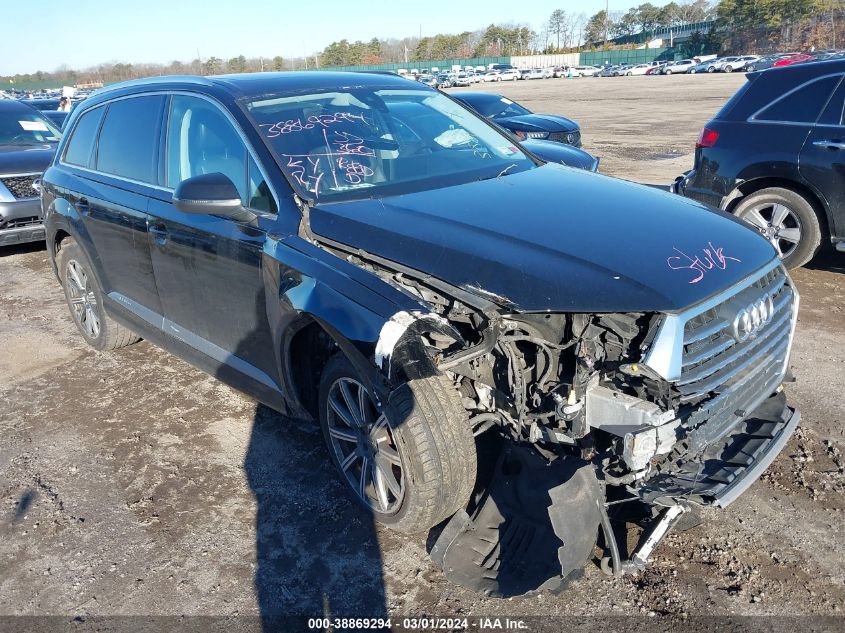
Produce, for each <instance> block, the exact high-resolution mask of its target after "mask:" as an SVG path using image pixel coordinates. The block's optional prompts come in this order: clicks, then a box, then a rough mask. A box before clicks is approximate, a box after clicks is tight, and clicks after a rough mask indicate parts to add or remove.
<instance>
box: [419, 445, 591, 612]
mask: <svg viewBox="0 0 845 633" xmlns="http://www.w3.org/2000/svg"><path fill="white" fill-rule="evenodd" d="M482 490H483V493H482V494H481V497H480V498H479V499H478V501H477V503H474V504H472V506H471V507H470V508H469V511H468V512H464V511H461V512H458V513H457V514H456V515H455V516H454V517H452V519H451V520H450V521H449V523H448V524H447V525H446V527H445V528H444V530H443V532H441V534H440V536H439V537H438V539H437V541H436V542H435V544H434V547H433V548H432V550H431V558H432V560H433V561H434V562H435V564H437V565H438V566H439V567H440V568H441V569H442V570H443V573H444V574H445V576H446V577H447V578H448V579H449V580H451V581H452V582H454V583H456V584H459V585H461V586H463V587H467V588H469V589H473V590H475V591H481V592H483V593H485V594H486V595H489V596H497V597H511V596H518V595H524V594H526V593H530V592H533V591H537V590H548V591H552V592H558V591H562V590H563V589H565V588H566V586H567V585H568V583H569V582H570V581H571V580H573V579H575V578H577V577H578V576H580V574H581V572H582V568H583V566H584V561H585V560H587V559H588V558H589V557H590V555H591V554H592V552H593V548H594V547H595V543H596V536H597V533H598V527H599V522H600V520H601V517H600V510H599V508H600V507H601V505H602V503H603V497H604V495H603V491H602V488H601V484H600V483H599V481H598V479H597V478H596V474H595V470H594V468H593V466H592V465H591V464H589V463H588V462H586V461H583V460H580V459H577V458H564V459H557V460H554V461H552V462H551V463H549V462H548V461H547V460H546V459H545V458H544V457H542V456H541V455H540V454H539V453H537V452H536V451H535V450H534V449H532V448H528V447H524V446H519V445H512V446H507V447H505V448H504V449H503V450H502V452H501V454H500V455H499V459H498V460H497V462H496V466H495V470H494V473H493V475H492V479H491V481H490V482H489V484H488V485H487V486H486V487H484V488H482Z"/></svg>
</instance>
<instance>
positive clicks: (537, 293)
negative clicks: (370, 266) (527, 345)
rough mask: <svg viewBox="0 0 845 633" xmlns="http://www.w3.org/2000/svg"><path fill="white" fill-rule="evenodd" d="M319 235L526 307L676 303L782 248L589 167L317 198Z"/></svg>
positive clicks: (712, 289) (645, 307)
mask: <svg viewBox="0 0 845 633" xmlns="http://www.w3.org/2000/svg"><path fill="white" fill-rule="evenodd" d="M310 225H311V230H312V231H313V232H314V233H315V234H316V235H318V236H324V237H326V238H328V239H330V240H333V241H336V242H340V243H344V244H347V245H349V246H352V247H355V248H359V249H362V250H364V251H366V252H369V253H373V254H375V255H379V256H381V257H383V258H386V259H388V260H392V261H395V262H398V263H401V264H404V265H405V266H408V267H411V268H413V269H416V270H418V271H421V272H423V273H427V274H429V275H432V276H434V277H437V278H440V279H442V280H444V281H446V282H448V283H450V284H452V285H454V286H458V287H461V288H464V289H467V290H469V291H471V292H474V293H476V294H478V295H480V296H485V297H487V298H491V299H492V300H494V301H496V302H498V303H500V304H503V305H505V306H506V307H511V308H512V309H514V310H518V311H528V312H540V311H554V312H568V311H575V312H642V311H677V310H681V309H683V308H686V307H688V306H690V305H692V304H694V303H696V302H698V301H701V300H703V299H705V298H707V297H709V296H711V295H713V294H715V293H717V292H719V291H721V290H724V289H725V288H727V287H729V286H730V285H732V284H734V283H736V282H738V281H739V280H741V279H743V278H745V277H746V276H748V275H749V274H751V273H752V272H754V271H756V270H757V269H759V268H761V267H762V266H763V265H764V264H766V263H768V262H770V261H771V260H772V259H773V258H774V256H775V255H774V249H773V248H772V247H771V246H770V245H769V243H768V242H767V241H766V240H765V239H763V238H762V236H760V235H759V234H757V233H755V232H754V231H752V230H751V229H749V228H747V227H746V226H744V225H743V224H741V223H740V222H739V221H738V220H734V219H733V218H731V217H729V216H727V215H725V214H723V213H721V212H716V211H713V210H710V209H708V208H706V207H704V206H702V205H699V204H698V203H695V202H693V201H691V200H687V199H685V198H681V197H678V196H675V195H672V194H669V193H666V192H661V191H658V190H656V189H652V188H649V187H645V186H643V185H636V184H633V183H629V182H627V181H624V180H618V179H615V178H609V177H607V176H601V175H598V174H594V173H590V172H586V171H583V170H579V169H571V168H568V167H562V166H559V165H552V164H547V165H543V166H541V167H538V168H536V169H530V170H527V171H524V172H520V173H515V174H511V175H508V176H504V177H502V178H498V179H491V180H484V181H479V182H473V183H468V184H463V185H457V186H453V187H445V188H440V189H434V190H429V191H423V192H418V193H411V194H407V195H399V196H391V197H385V198H382V199H380V200H379V199H371V200H355V201H349V202H338V203H332V204H328V203H326V204H317V205H316V206H315V207H314V208H313V209H312V210H311V213H310Z"/></svg>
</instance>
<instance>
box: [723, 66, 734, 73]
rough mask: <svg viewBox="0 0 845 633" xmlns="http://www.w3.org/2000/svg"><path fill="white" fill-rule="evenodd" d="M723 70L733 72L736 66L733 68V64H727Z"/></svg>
mask: <svg viewBox="0 0 845 633" xmlns="http://www.w3.org/2000/svg"><path fill="white" fill-rule="evenodd" d="M723 70H724V71H725V72H726V73H732V72H733V71H734V68H733V66H725V67H724V68H723Z"/></svg>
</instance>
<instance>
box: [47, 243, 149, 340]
mask: <svg viewBox="0 0 845 633" xmlns="http://www.w3.org/2000/svg"><path fill="white" fill-rule="evenodd" d="M56 268H57V270H58V272H59V278H60V279H61V281H62V287H63V288H64V291H65V300H66V301H67V305H68V308H69V309H70V314H71V317H72V318H73V322H74V323H75V324H76V327H77V329H78V330H79V333H80V334H82V338H84V339H85V342H86V343H88V344H89V345H90V346H91V347H93V348H94V349H96V350H99V351H101V352H107V351H111V350H115V349H119V348H121V347H126V346H127V345H132V344H133V343H137V342H138V341H140V340H141V337H140V336H138V335H137V334H135V333H134V332H133V331H132V330H130V329H129V328H127V327H125V326H123V325H121V324H120V323H118V322H117V321H115V320H114V319H112V318H111V317H110V316H109V315H108V314H107V313H106V311H105V308H104V307H103V293H102V290H101V289H100V283H99V282H98V281H97V277H96V275H95V274H94V269H93V267H92V266H91V263H90V262H89V261H88V258H87V257H86V256H85V253H84V252H83V250H82V248H80V246H79V244H77V243H76V240H74V239H73V238H72V237H68V238H65V239H64V240H62V242H61V244H60V245H59V250H58V252H57V253H56Z"/></svg>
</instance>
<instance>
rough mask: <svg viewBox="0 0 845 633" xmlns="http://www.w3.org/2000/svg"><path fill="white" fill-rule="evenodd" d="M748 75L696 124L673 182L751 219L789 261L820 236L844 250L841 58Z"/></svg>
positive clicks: (801, 260)
mask: <svg viewBox="0 0 845 633" xmlns="http://www.w3.org/2000/svg"><path fill="white" fill-rule="evenodd" d="M746 77H747V79H748V81H747V83H746V84H745V85H744V86H742V88H740V89H739V91H738V92H737V94H736V95H735V96H734V97H733V98H732V99H730V100H729V101H728V103H727V104H726V105H725V106H724V107H723V108H722V109H721V110H720V111H719V113H718V114H717V115H716V116H715V118H713V119H712V120H711V121H710V122H708V123H707V125H706V126H705V128H704V129H703V130H702V132H701V135H700V137H699V140H698V143H697V145H696V150H695V165H694V167H693V170H692V171H690V172H688V173H686V174H685V175H684V176H682V177H681V178H680V179H678V180H676V182H675V184H674V185H673V188H674V190H675V191H676V192H677V193H680V194H681V195H684V196H687V197H689V198H693V199H695V200H698V201H700V202H706V203H708V204H710V205H712V206H714V207H719V208H721V209H724V210H726V211H729V212H731V213H733V214H735V215H736V216H737V217H739V218H741V219H743V220H745V221H746V222H748V223H749V224H750V225H751V226H752V227H754V228H755V229H757V230H758V231H759V232H760V233H761V234H762V235H763V236H764V237H766V239H768V240H769V242H771V244H772V246H774V247H775V249H776V250H777V252H778V253H779V255H780V256H781V257H782V258H783V260H784V263H785V264H786V265H787V266H789V267H795V266H801V265H803V264H805V263H807V262H808V261H809V260H810V259H811V258H812V257H813V256H814V255H815V254H816V252H818V250H819V249H820V247H821V246H822V244H823V243H826V242H831V241H832V242H833V243H834V244H836V245H837V248H838V249H839V250H845V179H843V178H842V175H841V174H842V173H843V172H845V139H843V137H842V136H841V130H842V127H843V126H845V118H843V104H845V82H842V79H843V77H845V61H826V62H818V63H813V64H794V65H791V66H788V67H786V68H776V69H771V70H768V71H766V72H763V73H750V74H748V75H746ZM840 84H842V85H840ZM773 165H775V166H776V169H773V167H772V166H773Z"/></svg>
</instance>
